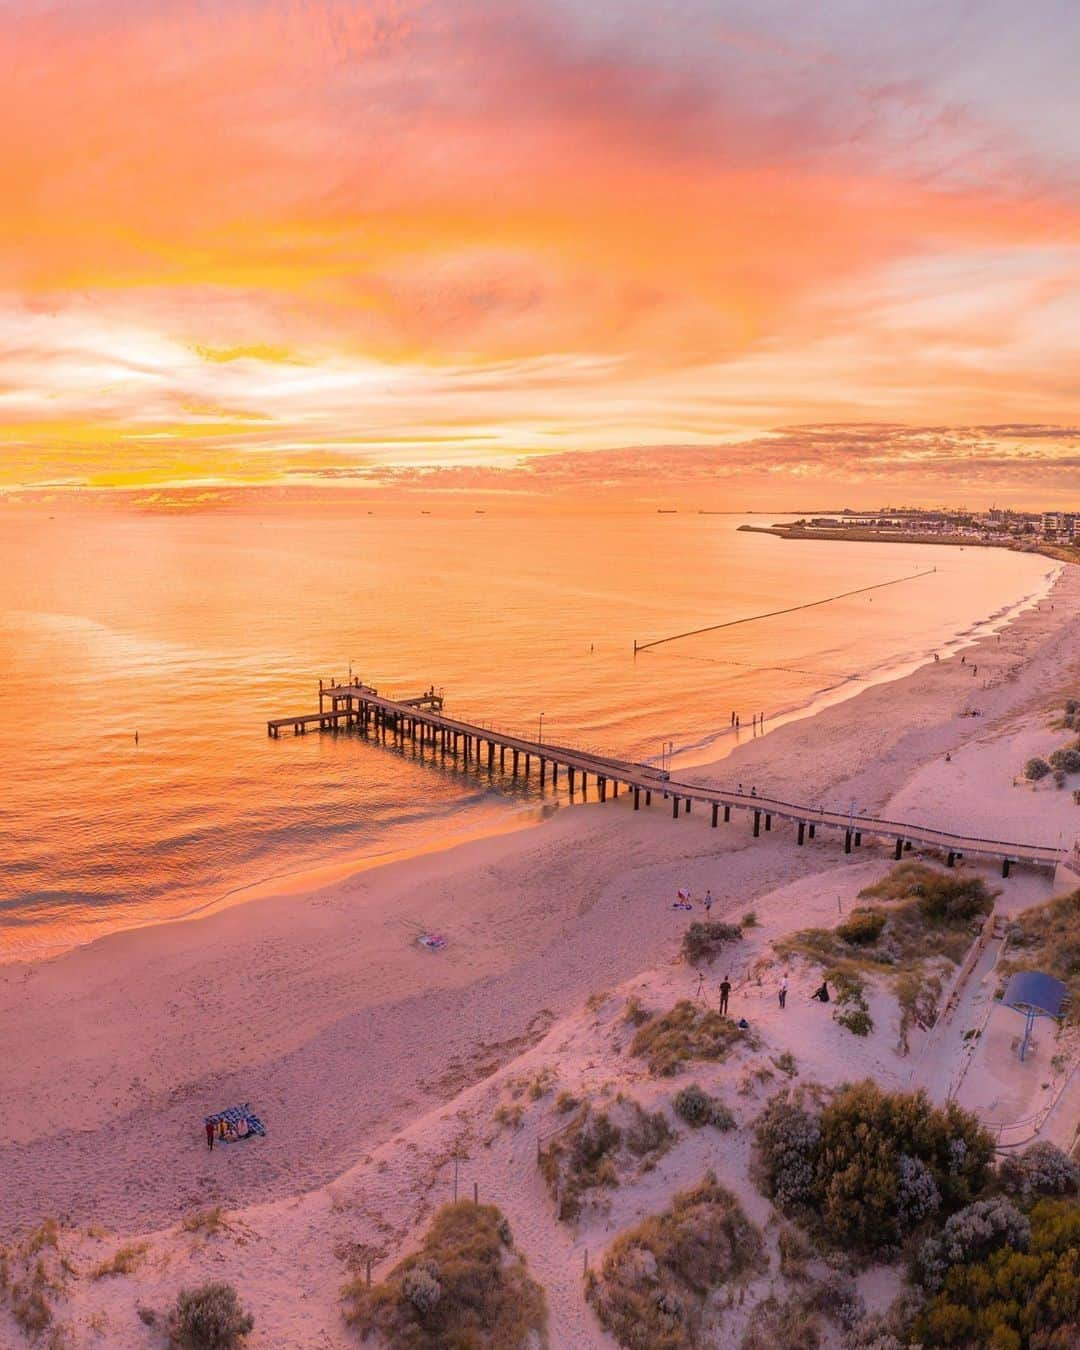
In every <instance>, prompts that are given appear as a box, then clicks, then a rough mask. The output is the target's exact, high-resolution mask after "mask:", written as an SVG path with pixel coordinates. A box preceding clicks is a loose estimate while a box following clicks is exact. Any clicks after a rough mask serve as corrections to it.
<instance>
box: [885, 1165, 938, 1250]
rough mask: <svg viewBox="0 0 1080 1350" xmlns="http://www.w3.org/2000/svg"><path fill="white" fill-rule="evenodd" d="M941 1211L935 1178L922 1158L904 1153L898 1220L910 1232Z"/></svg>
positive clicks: (898, 1182) (899, 1172) (899, 1174)
mask: <svg viewBox="0 0 1080 1350" xmlns="http://www.w3.org/2000/svg"><path fill="white" fill-rule="evenodd" d="M940 1208H941V1192H940V1191H939V1190H938V1186H937V1182H936V1181H935V1180H934V1174H933V1172H931V1171H930V1169H929V1167H927V1165H926V1164H925V1163H924V1162H923V1161H922V1159H921V1158H912V1157H911V1156H910V1155H909V1154H907V1153H901V1155H900V1158H899V1161H898V1163H897V1168H896V1220H897V1226H898V1227H899V1228H900V1230H901V1231H902V1232H910V1231H911V1229H913V1228H915V1227H916V1226H917V1225H918V1224H920V1223H922V1221H923V1220H924V1219H928V1218H930V1216H931V1215H932V1214H936V1213H937V1211H938V1210H939V1209H940Z"/></svg>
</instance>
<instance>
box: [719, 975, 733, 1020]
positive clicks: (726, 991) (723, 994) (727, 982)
mask: <svg viewBox="0 0 1080 1350" xmlns="http://www.w3.org/2000/svg"><path fill="white" fill-rule="evenodd" d="M730 993H731V979H730V977H729V976H727V975H725V976H724V978H723V979H722V980H721V981H720V1012H721V1014H724V1013H726V1012H727V1003H728V996H729V995H730Z"/></svg>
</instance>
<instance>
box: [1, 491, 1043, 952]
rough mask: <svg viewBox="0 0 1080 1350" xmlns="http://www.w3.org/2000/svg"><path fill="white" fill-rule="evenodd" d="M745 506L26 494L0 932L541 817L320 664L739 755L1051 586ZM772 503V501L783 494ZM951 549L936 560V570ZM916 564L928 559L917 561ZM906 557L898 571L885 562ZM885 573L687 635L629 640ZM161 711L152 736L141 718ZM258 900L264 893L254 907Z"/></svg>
mask: <svg viewBox="0 0 1080 1350" xmlns="http://www.w3.org/2000/svg"><path fill="white" fill-rule="evenodd" d="M741 523H743V521H742V520H741V519H740V518H739V517H737V516H722V515H697V514H687V513H679V514H672V515H668V514H646V513H641V514H637V515H632V514H624V515H608V516H599V517H595V518H586V517H583V516H567V517H553V516H541V517H535V516H534V517H530V516H526V515H515V514H511V513H510V512H509V511H506V512H502V511H500V510H498V509H497V508H491V509H489V510H488V511H487V512H485V513H482V514H481V513H477V512H474V511H471V510H461V511H457V512H454V513H451V512H450V511H447V510H443V511H441V512H440V511H438V510H433V511H432V513H431V514H430V515H426V514H421V513H420V512H419V510H416V509H412V508H409V509H402V510H399V511H397V512H392V511H390V510H387V509H381V510H379V511H378V512H376V513H375V514H369V513H368V512H367V511H366V510H365V509H363V508H357V509H356V510H355V511H351V510H343V509H341V508H338V509H336V510H332V511H331V510H324V509H321V508H315V507H309V508H300V507H296V508H295V509H293V510H292V511H286V510H282V509H280V508H276V509H273V510H271V509H269V508H266V507H260V506H257V505H254V506H251V507H249V508H248V509H245V510H237V511H231V512H227V513H226V512H222V513H207V514H197V513H196V514H191V513H185V514H182V515H179V516H175V517H173V516H168V515H145V514H136V513H133V512H132V513H124V512H119V511H118V512H115V513H103V512H97V511H94V512H90V511H87V512H71V513H64V512H62V511H60V510H59V509H55V510H54V513H53V514H52V515H51V516H50V515H49V514H48V513H47V512H46V511H43V510H40V509H35V510H28V509H26V508H17V507H11V506H9V507H5V508H4V509H3V510H2V512H0V662H2V665H0V738H2V743H3V754H4V763H3V772H2V774H0V839H2V843H3V847H2V849H0V959H17V958H22V957H26V956H31V955H38V954H42V953H46V952H51V951H57V950H60V949H63V948H65V947H68V946H70V945H73V944H75V943H79V942H85V941H87V940H89V939H91V938H93V937H95V936H98V935H100V934H103V933H106V932H109V931H112V930H115V929H118V928H125V927H131V926H134V925H137V924H144V923H148V922H154V921H157V920H161V919H168V918H176V917H181V916H184V915H189V914H194V913H200V912H205V911H206V910H207V909H208V908H211V907H213V906H216V905H220V904H222V903H226V902H227V901H229V900H232V899H236V898H237V897H238V896H242V895H243V894H244V890H245V888H249V887H251V886H254V885H257V884H260V883H270V884H275V885H280V886H284V885H286V884H289V883H288V879H289V878H293V879H294V880H295V879H296V878H297V877H298V876H299V875H301V874H303V873H305V872H306V871H307V870H308V869H314V868H317V867H322V866H325V865H328V864H329V865H335V866H341V867H343V868H344V867H346V866H348V865H351V864H352V863H354V862H358V861H360V860H365V859H372V858H377V857H383V856H387V855H391V854H394V853H397V852H400V851H409V850H413V849H418V848H424V847H431V846H432V845H436V844H439V843H442V842H446V841H449V840H452V839H454V838H457V837H463V836H466V835H469V834H475V833H478V832H483V831H485V830H490V829H499V828H505V827H507V826H508V825H512V824H513V823H515V822H518V821H521V820H523V819H529V818H531V817H532V816H533V815H535V814H536V813H537V811H538V810H539V805H540V803H539V798H538V796H537V794H536V790H535V788H534V787H532V788H530V787H525V786H522V785H520V784H519V785H517V786H514V787H511V785H510V784H508V783H507V782H505V781H500V780H499V779H497V778H496V779H495V780H494V781H492V780H491V779H490V778H489V777H488V776H487V774H486V773H482V772H476V771H472V772H470V773H468V774H465V773H462V772H459V771H457V770H454V769H453V768H446V769H440V768H435V767H432V765H431V764H430V762H428V763H426V764H419V763H417V762H416V761H415V759H414V758H413V756H412V754H411V753H409V752H406V753H401V752H396V751H393V750H390V749H383V748H379V747H376V746H374V745H369V744H366V743H364V742H363V741H361V740H359V739H358V738H356V737H355V736H352V735H347V734H339V735H336V736H335V735H322V736H320V735H317V734H311V735H308V736H306V737H303V738H297V739H295V740H294V739H293V738H291V737H289V736H283V737H282V738H281V739H280V740H271V739H269V738H268V737H267V735H266V729H265V722H266V719H267V718H268V717H272V716H277V715H283V714H287V713H292V712H306V711H312V710H314V709H316V708H317V706H318V698H317V682H318V678H319V676H320V675H322V676H327V677H329V676H336V677H339V678H341V677H344V676H346V675H347V673H348V672H349V670H350V668H351V671H352V673H353V674H354V675H355V676H359V677H360V678H363V679H364V680H366V681H368V682H369V683H372V684H375V685H377V686H378V688H379V689H380V691H382V692H388V693H397V694H403V695H407V694H410V693H417V692H420V691H421V690H422V689H424V688H426V687H427V686H428V685H430V684H434V685H436V686H437V687H440V688H442V689H443V690H444V691H445V694H446V699H447V709H448V711H450V712H452V713H453V714H454V715H456V716H462V717H468V718H473V719H475V720H482V721H484V722H486V723H488V724H494V725H498V726H501V727H504V728H507V729H514V730H517V731H519V732H522V733H526V732H527V733H530V734H535V733H536V732H537V731H538V729H539V728H540V723H541V715H542V716H543V723H542V726H543V733H542V734H543V738H544V739H545V740H551V741H557V742H559V743H561V744H570V745H581V746H585V747H589V748H592V749H597V750H602V751H605V752H609V753H613V754H617V755H620V756H624V757H633V758H643V759H653V760H656V759H658V758H659V756H660V755H661V753H663V747H664V746H665V745H666V744H667V743H669V742H673V743H674V745H675V748H676V758H675V763H676V764H679V763H680V762H681V763H686V762H692V761H694V760H696V761H698V762H702V761H705V760H708V759H716V758H719V757H721V756H722V755H723V754H725V753H727V751H728V750H729V749H730V748H731V747H732V746H733V745H734V744H735V737H734V734H733V733H732V731H731V728H730V716H731V712H732V711H733V710H738V712H739V714H740V717H741V720H742V723H743V727H742V731H741V733H740V734H741V735H743V736H746V735H748V734H750V733H749V724H750V721H751V717H752V715H753V713H755V712H765V713H766V714H767V716H768V717H769V719H770V725H775V724H777V722H778V721H779V720H780V719H781V718H782V717H783V716H784V715H790V714H791V713H793V712H797V711H798V710H804V709H806V708H808V707H812V706H814V704H815V702H818V701H821V700H823V699H825V700H830V699H834V698H837V697H840V696H843V695H846V694H848V693H854V692H857V691H858V689H859V688H862V687H864V686H865V684H866V683H867V682H869V681H875V680H880V679H883V678H888V677H889V676H891V675H893V674H896V673H900V672H902V671H904V670H906V669H910V668H911V667H912V665H913V664H914V663H917V662H919V661H921V660H926V659H931V658H932V654H933V652H934V651H944V650H945V649H946V648H947V647H948V646H949V645H950V644H952V645H955V644H956V643H957V642H958V641H963V640H965V639H967V638H970V637H971V636H972V635H974V634H975V633H976V632H978V631H980V629H981V628H982V627H985V626H987V625H993V624H994V623H996V622H1000V621H1001V620H1002V618H1003V617H1004V616H1006V615H1007V614H1008V613H1009V612H1011V611H1013V610H1015V608H1016V607H1017V606H1022V605H1024V604H1026V603H1031V602H1032V601H1033V600H1034V599H1035V598H1036V597H1038V596H1039V595H1041V594H1043V593H1044V592H1045V589H1046V586H1047V584H1048V579H1049V577H1050V576H1051V575H1052V573H1053V572H1054V571H1055V566H1054V564H1053V563H1051V562H1049V561H1048V560H1047V559H1045V558H1042V557H1038V556H1034V555H1019V554H1014V553H1007V552H1004V551H999V550H994V549H980V548H965V549H958V548H949V547H941V548H937V547H914V546H905V545H891V544H888V545H887V544H880V545H879V544H844V543H828V542H819V541H807V542H803V543H795V542H789V541H785V540H781V539H777V538H774V537H772V536H770V535H764V534H751V533H740V532H739V531H738V529H737V527H738V525H739V524H741ZM759 523H760V522H759ZM934 569H936V570H934ZM916 574H919V575H916ZM894 581H895V582H896V584H895V585H888V586H882V585H881V583H884V582H894ZM868 586H876V587H878V589H875V590H873V591H870V592H864V593H863V594H859V595H854V596H849V597H847V598H846V599H842V600H838V601H835V602H832V603H829V604H824V605H818V606H816V607H814V608H809V609H803V610H798V611H796V612H793V613H787V614H783V615H779V616H777V617H774V618H770V619H763V620H761V621H759V622H754V623H747V624H740V625H737V626H734V627H730V628H726V629H720V630H718V631H714V632H710V633H702V634H699V635H697V636H695V637H692V638H686V639H683V640H681V641H677V642H671V643H667V644H665V645H663V646H659V647H655V648H652V649H650V650H648V651H645V652H641V653H639V654H638V655H637V656H636V657H635V655H634V652H633V643H634V641H635V639H636V640H638V641H639V642H645V641H649V640H651V639H655V638H658V637H663V636H666V635H668V634H674V633H678V632H681V631H685V630H688V629H694V628H700V627H703V626H706V625H711V624H720V623H725V622H728V621H730V620H733V619H738V618H742V617H745V616H750V615H755V614H762V613H765V612H768V611H773V610H777V609H785V608H788V607H789V606H793V605H798V604H804V603H806V602H809V601H814V600H818V599H821V598H823V597H826V596H830V595H835V594H838V593H841V592H846V591H851V590H854V589H856V588H861V587H868ZM136 731H137V732H138V736H139V739H138V743H137V744H136V741H135V733H136ZM251 912H252V922H253V923H257V922H258V914H257V906H253V907H252V910H251Z"/></svg>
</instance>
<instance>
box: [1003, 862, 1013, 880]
mask: <svg viewBox="0 0 1080 1350" xmlns="http://www.w3.org/2000/svg"><path fill="white" fill-rule="evenodd" d="M1011 861H1012V859H1011V858H1002V860H1001V875H1002V876H1003V877H1007V876H1008V875H1009V864H1010V862H1011Z"/></svg>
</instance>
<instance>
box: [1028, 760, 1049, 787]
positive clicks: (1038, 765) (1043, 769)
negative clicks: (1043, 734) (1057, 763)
mask: <svg viewBox="0 0 1080 1350" xmlns="http://www.w3.org/2000/svg"><path fill="white" fill-rule="evenodd" d="M1049 772H1050V765H1049V764H1047V762H1046V760H1045V759H1042V758H1040V757H1039V756H1038V755H1035V756H1033V757H1032V758H1031V759H1029V760H1028V762H1027V763H1026V764H1025V765H1024V777H1025V778H1026V779H1027V780H1028V782H1029V783H1037V782H1038V781H1039V779H1040V778H1045V777H1046V775H1047V774H1048V773H1049Z"/></svg>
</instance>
